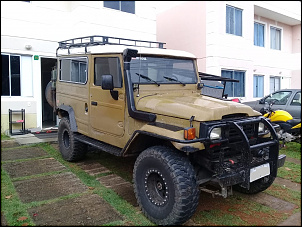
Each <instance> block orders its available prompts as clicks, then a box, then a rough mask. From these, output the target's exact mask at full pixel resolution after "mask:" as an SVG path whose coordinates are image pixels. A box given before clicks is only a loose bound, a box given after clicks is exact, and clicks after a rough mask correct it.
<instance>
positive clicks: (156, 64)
mask: <svg viewBox="0 0 302 227" xmlns="http://www.w3.org/2000/svg"><path fill="white" fill-rule="evenodd" d="M130 73H131V80H132V83H140V84H155V85H158V86H159V85H160V84H177V83H179V84H182V85H185V84H195V83H197V75H196V70H195V67H194V61H193V60H192V59H178V58H163V57H150V56H140V57H136V58H132V59H131V62H130Z"/></svg>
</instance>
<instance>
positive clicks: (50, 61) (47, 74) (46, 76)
mask: <svg viewBox="0 0 302 227" xmlns="http://www.w3.org/2000/svg"><path fill="white" fill-rule="evenodd" d="M56 64H57V59H55V58H41V89H42V91H41V94H42V128H43V129H45V128H51V127H57V116H56V114H55V113H54V112H53V108H52V106H50V105H49V104H48V102H47V100H46V97H45V89H46V86H47V84H48V82H49V81H50V80H51V70H52V69H53V68H54V67H55V66H56Z"/></svg>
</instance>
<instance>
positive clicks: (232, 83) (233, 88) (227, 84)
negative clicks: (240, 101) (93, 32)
mask: <svg viewBox="0 0 302 227" xmlns="http://www.w3.org/2000/svg"><path fill="white" fill-rule="evenodd" d="M223 71H229V72H232V77H231V79H236V78H234V73H235V72H239V73H244V75H243V82H242V83H243V84H242V85H241V86H243V95H242V96H234V95H235V87H236V86H234V84H235V85H236V84H239V85H238V86H240V81H239V82H228V83H226V86H225V90H224V93H226V92H227V90H226V89H227V86H229V85H230V86H232V87H231V88H232V94H231V95H230V94H228V97H245V93H246V91H245V89H246V86H245V82H246V70H235V69H224V68H223V69H221V76H222V77H227V78H230V77H228V76H227V75H223ZM236 80H237V79H236Z"/></svg>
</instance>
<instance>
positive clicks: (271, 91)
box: [269, 76, 281, 93]
mask: <svg viewBox="0 0 302 227" xmlns="http://www.w3.org/2000/svg"><path fill="white" fill-rule="evenodd" d="M272 78H274V90H272V88H271V79H272ZM276 78H278V81H279V88H277V89H276V88H275V85H276V82H275V81H276ZM280 89H281V77H280V76H270V77H269V90H270V93H274V92H276V91H278V90H280Z"/></svg>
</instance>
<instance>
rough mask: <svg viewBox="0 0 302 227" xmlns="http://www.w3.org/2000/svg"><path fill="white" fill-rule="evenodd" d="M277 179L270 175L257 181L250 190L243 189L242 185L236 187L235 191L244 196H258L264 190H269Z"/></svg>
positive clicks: (251, 185)
mask: <svg viewBox="0 0 302 227" xmlns="http://www.w3.org/2000/svg"><path fill="white" fill-rule="evenodd" d="M274 180H275V177H273V176H271V175H269V176H266V177H263V178H261V179H259V180H256V181H254V182H252V183H250V189H249V190H247V189H246V188H243V187H241V186H240V185H234V186H233V189H234V190H235V191H238V192H241V193H244V194H256V193H259V192H262V191H264V190H266V189H267V188H269V187H270V186H271V185H272V183H273V182H274Z"/></svg>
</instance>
